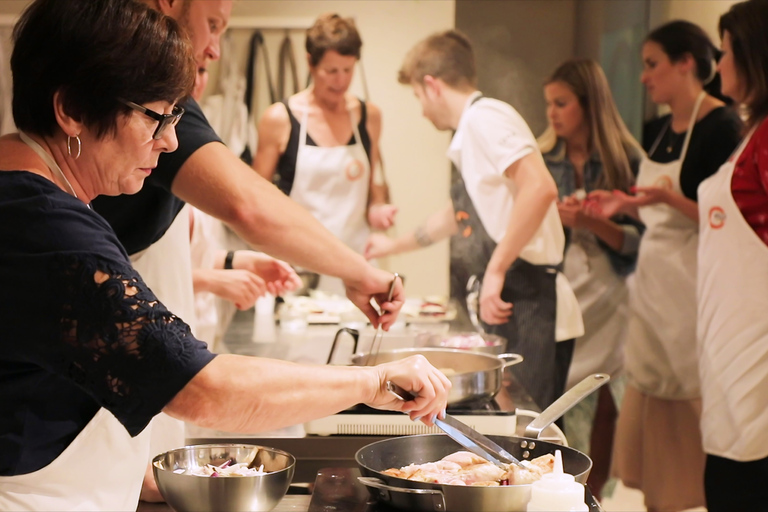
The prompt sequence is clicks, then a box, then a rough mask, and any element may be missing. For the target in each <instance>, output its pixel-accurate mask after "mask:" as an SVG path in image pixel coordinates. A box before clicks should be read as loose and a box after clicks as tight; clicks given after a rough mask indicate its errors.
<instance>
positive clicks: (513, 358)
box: [496, 354, 523, 370]
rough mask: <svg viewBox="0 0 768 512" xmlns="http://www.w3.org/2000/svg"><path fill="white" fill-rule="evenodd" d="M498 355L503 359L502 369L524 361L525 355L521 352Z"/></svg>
mask: <svg viewBox="0 0 768 512" xmlns="http://www.w3.org/2000/svg"><path fill="white" fill-rule="evenodd" d="M496 357H497V358H499V359H501V360H502V361H503V364H502V365H501V369H502V370H503V369H504V368H506V367H507V366H514V365H516V364H518V363H522V362H523V356H521V355H520V354H499V355H498V356H496Z"/></svg>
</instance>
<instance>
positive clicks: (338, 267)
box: [173, 143, 367, 282]
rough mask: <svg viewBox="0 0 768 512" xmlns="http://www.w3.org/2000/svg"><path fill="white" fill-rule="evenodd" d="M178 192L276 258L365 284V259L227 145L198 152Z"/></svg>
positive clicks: (178, 180)
mask: <svg viewBox="0 0 768 512" xmlns="http://www.w3.org/2000/svg"><path fill="white" fill-rule="evenodd" d="M173 193H174V194H176V195H177V196H178V197H179V198H181V199H183V200H184V201H187V202H189V203H190V204H192V205H194V206H196V207H198V208H199V209H200V210H202V211H204V212H206V213H208V214H210V215H212V216H214V217H216V218H218V219H220V220H222V221H223V222H225V223H227V224H228V225H229V226H230V227H231V228H232V229H233V230H234V231H235V232H236V233H237V234H238V235H239V236H240V237H241V238H242V239H243V240H245V241H246V242H247V243H248V244H250V245H251V246H253V247H254V248H256V249H258V250H263V251H264V252H267V253H268V254H271V255H272V256H274V257H276V258H279V259H282V260H285V261H288V262H290V263H292V264H294V265H298V266H301V267H304V268H307V269H309V270H312V271H314V272H319V273H321V274H326V275H331V276H336V277H340V278H342V279H343V280H344V281H350V282H355V281H359V280H360V279H362V276H363V275H364V274H365V273H366V268H367V262H366V261H365V259H364V258H363V257H362V255H359V254H357V253H355V252H354V251H352V250H351V249H349V248H348V247H347V246H346V245H344V244H343V243H342V242H341V241H340V240H338V239H337V238H336V237H334V236H333V235H332V234H331V233H330V232H329V231H328V230H327V229H325V227H323V226H322V225H321V224H320V223H319V222H318V221H317V220H316V219H315V218H314V217H312V215H311V214H310V213H309V212H307V211H306V210H305V209H304V208H302V207H301V206H299V205H298V204H296V203H295V202H294V201H292V200H291V199H289V198H288V197H287V196H286V195H285V194H283V193H282V192H281V191H280V190H279V189H277V188H276V187H275V186H274V185H272V184H271V183H269V182H267V181H266V180H265V179H263V178H262V177H260V176H259V175H257V174H256V173H255V172H254V171H253V170H252V169H250V168H249V167H248V166H247V165H246V164H245V163H243V162H242V161H241V160H240V159H238V158H237V157H235V156H234V155H233V154H232V153H230V152H229V150H228V149H227V148H226V147H225V146H224V145H222V144H219V143H210V144H207V145H205V146H203V147H202V148H200V149H198V150H197V151H196V152H195V153H193V154H192V156H191V157H190V158H189V159H188V160H187V161H186V162H185V164H184V165H183V166H182V168H181V170H180V171H179V173H178V175H177V176H176V179H175V180H174V182H173ZM222 198H226V199H225V200H222Z"/></svg>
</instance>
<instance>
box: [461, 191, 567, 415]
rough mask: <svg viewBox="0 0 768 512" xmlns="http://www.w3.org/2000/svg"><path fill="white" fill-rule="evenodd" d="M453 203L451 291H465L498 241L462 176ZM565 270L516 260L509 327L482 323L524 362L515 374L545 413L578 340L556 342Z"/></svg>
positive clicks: (509, 278) (510, 276) (507, 290)
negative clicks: (558, 282)
mask: <svg viewBox="0 0 768 512" xmlns="http://www.w3.org/2000/svg"><path fill="white" fill-rule="evenodd" d="M451 201H452V202H453V211H454V213H455V215H456V223H457V224H458V226H459V230H458V233H457V234H456V235H454V237H453V238H452V240H451V285H452V286H451V289H452V290H459V289H463V290H466V285H467V280H468V279H469V277H470V276H472V275H476V276H477V277H478V278H480V279H482V276H483V274H484V272H485V269H486V266H487V265H488V262H489V261H490V259H491V255H492V254H493V251H494V249H496V242H495V241H494V240H493V239H492V238H491V237H490V235H488V232H487V231H486V230H485V227H484V226H483V224H482V222H481V221H480V217H479V216H478V215H477V211H476V210H475V207H474V205H473V204H472V199H471V198H470V197H469V193H467V189H466V187H465V186H464V180H462V179H461V178H460V177H459V178H458V179H457V180H456V181H455V182H454V184H453V186H452V187H451ZM561 270H562V263H561V264H560V265H556V266H555V265H534V264H532V263H529V262H527V261H525V260H523V259H522V258H517V259H516V260H515V261H514V263H512V265H511V266H510V268H509V270H507V273H506V277H505V279H504V287H503V289H502V291H501V298H502V300H504V301H506V302H511V303H512V304H513V309H512V316H511V317H510V319H509V321H508V322H507V323H506V324H501V325H488V324H486V323H484V322H483V324H482V325H483V328H484V329H485V330H486V332H488V333H492V334H497V335H499V336H502V337H504V338H506V339H507V351H508V352H514V353H517V354H520V355H522V356H523V357H524V358H525V359H524V361H523V362H522V363H521V364H518V365H514V366H512V367H511V368H510V370H511V371H512V373H513V374H514V375H515V377H516V378H517V379H518V381H519V382H520V384H522V386H523V387H524V388H525V389H526V390H527V391H528V393H529V394H530V395H531V398H533V399H534V401H535V402H536V403H537V404H538V405H539V407H541V408H542V409H544V408H546V407H548V406H549V405H550V404H551V403H552V402H554V401H555V400H556V399H557V398H558V397H560V395H562V394H563V393H564V391H565V383H566V379H567V377H568V368H569V366H570V364H571V357H572V355H573V344H574V342H573V340H567V341H561V342H555V318H556V308H557V292H556V289H555V279H556V277H557V273H558V272H559V271H561ZM455 293H456V292H455V291H454V294H455ZM461 304H462V305H463V304H465V302H461Z"/></svg>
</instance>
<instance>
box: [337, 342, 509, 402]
mask: <svg viewBox="0 0 768 512" xmlns="http://www.w3.org/2000/svg"><path fill="white" fill-rule="evenodd" d="M342 332H347V333H349V334H350V335H351V336H352V337H353V339H354V340H355V344H354V347H353V351H356V350H357V342H358V339H359V336H360V334H359V332H357V331H356V330H354V329H349V328H344V329H341V330H339V331H338V332H337V333H336V338H334V340H333V345H332V346H331V353H330V354H329V356H328V362H330V361H331V360H332V359H333V355H334V351H335V349H336V342H337V341H338V338H339V335H340V334H341V333H342ZM417 354H420V355H423V356H424V357H426V358H427V360H428V361H429V362H430V363H431V364H432V365H433V366H435V367H436V368H438V369H440V370H442V371H443V373H445V374H446V377H448V380H450V381H451V384H452V387H451V391H450V393H449V395H448V405H458V404H464V403H469V402H481V401H487V400H491V399H492V398H493V397H495V396H496V394H498V392H499V391H500V390H501V386H502V377H503V371H504V368H507V367H508V366H512V365H515V364H518V363H520V362H522V360H523V356H521V355H519V354H499V355H497V356H493V355H489V354H483V353H480V352H468V351H466V350H459V349H447V348H400V349H395V350H382V351H380V352H379V353H378V354H376V356H375V357H370V358H369V357H368V354H354V355H352V364H354V365H357V366H367V364H366V363H369V364H370V365H373V364H381V363H388V362H390V361H398V360H400V359H405V358H406V357H410V356H413V355H417ZM369 359H370V360H369Z"/></svg>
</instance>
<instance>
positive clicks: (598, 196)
mask: <svg viewBox="0 0 768 512" xmlns="http://www.w3.org/2000/svg"><path fill="white" fill-rule="evenodd" d="M584 209H585V211H586V213H587V214H588V215H591V216H593V217H600V218H603V219H610V218H611V217H613V216H614V215H620V214H627V215H632V216H633V217H637V200H636V198H635V197H633V196H630V195H627V194H626V193H624V192H622V191H621V190H593V191H592V192H590V193H589V195H588V196H587V199H586V200H585V201H584Z"/></svg>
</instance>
